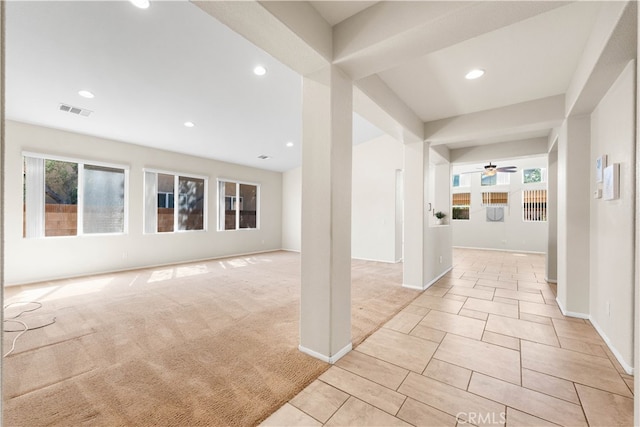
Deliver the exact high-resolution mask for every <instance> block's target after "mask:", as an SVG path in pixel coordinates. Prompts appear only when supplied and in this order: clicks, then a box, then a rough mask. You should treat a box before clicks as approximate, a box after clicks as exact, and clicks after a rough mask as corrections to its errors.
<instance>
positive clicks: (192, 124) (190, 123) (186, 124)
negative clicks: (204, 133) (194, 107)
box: [184, 122, 195, 128]
mask: <svg viewBox="0 0 640 427" xmlns="http://www.w3.org/2000/svg"><path fill="white" fill-rule="evenodd" d="M184 125H185V126H186V127H188V128H192V127H194V126H195V124H194V123H193V122H184Z"/></svg>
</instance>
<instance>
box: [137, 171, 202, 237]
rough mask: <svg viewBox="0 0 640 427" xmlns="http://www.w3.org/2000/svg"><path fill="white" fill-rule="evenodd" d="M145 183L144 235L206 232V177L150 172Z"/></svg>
mask: <svg viewBox="0 0 640 427" xmlns="http://www.w3.org/2000/svg"><path fill="white" fill-rule="evenodd" d="M144 182H145V191H144V193H145V213H144V220H145V224H144V231H145V233H171V232H174V231H188V230H204V229H205V226H204V224H205V213H206V212H205V207H206V194H207V179H206V178H204V177H194V176H187V175H178V174H174V173H171V172H156V171H151V170H147V171H145V175H144ZM176 200H177V201H178V206H177V209H176V206H175V201H176Z"/></svg>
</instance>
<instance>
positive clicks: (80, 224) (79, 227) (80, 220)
mask: <svg viewBox="0 0 640 427" xmlns="http://www.w3.org/2000/svg"><path fill="white" fill-rule="evenodd" d="M25 157H31V158H34V159H41V160H43V161H47V160H53V161H56V162H67V163H75V164H77V165H78V188H77V193H78V196H77V197H78V202H77V205H76V206H77V208H76V209H77V213H76V215H77V216H76V234H75V235H69V236H47V235H45V226H44V223H43V225H42V235H41V236H29V237H27V236H26V232H25V231H23V239H52V238H63V239H68V238H74V237H86V236H91V237H94V236H95V237H102V236H124V235H127V234H129V171H130V166H129V165H126V164H120V163H110V162H103V161H98V160H87V159H80V158H77V157H69V156H61V155H56V154H43V153H38V152H33V151H23V152H22V159H23V168H24V158H25ZM85 165H90V166H97V167H103V168H110V169H122V170H123V171H124V190H123V191H124V197H123V213H124V218H123V224H122V231H118V232H114V233H85V232H84V166H85ZM24 175H25V172H24V170H23V186H26V177H25V176H24ZM42 184H43V186H42V190H43V191H44V184H45V183H44V182H43V183H42ZM25 188H26V187H25ZM43 194H44V193H43ZM26 202H27V201H26V194H25V196H23V200H22V203H23V204H26ZM45 205H46V203H45ZM26 215H27V212H25V213H24V214H23V220H24V221H25V223H26V222H27V221H28V220H29V219H28V218H27V217H26ZM40 220H42V221H43V222H44V220H45V219H44V217H43V218H41V219H40Z"/></svg>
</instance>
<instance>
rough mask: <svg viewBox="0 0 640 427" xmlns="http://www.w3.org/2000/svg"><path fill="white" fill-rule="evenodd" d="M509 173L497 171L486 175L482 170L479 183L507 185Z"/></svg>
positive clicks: (484, 184)
mask: <svg viewBox="0 0 640 427" xmlns="http://www.w3.org/2000/svg"><path fill="white" fill-rule="evenodd" d="M509 175H510V174H509V173H503V172H497V173H494V174H493V175H488V174H486V173H485V172H482V177H481V178H480V184H481V185H482V186H490V185H509Z"/></svg>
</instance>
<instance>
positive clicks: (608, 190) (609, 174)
mask: <svg viewBox="0 0 640 427" xmlns="http://www.w3.org/2000/svg"><path fill="white" fill-rule="evenodd" d="M603 180H604V182H603V184H602V198H603V199H604V200H615V199H618V198H620V163H613V164H611V165H609V166H607V167H606V168H604V172H603Z"/></svg>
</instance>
